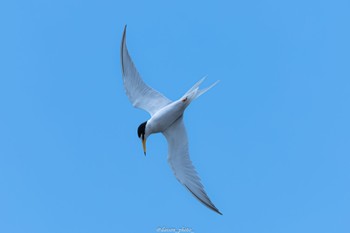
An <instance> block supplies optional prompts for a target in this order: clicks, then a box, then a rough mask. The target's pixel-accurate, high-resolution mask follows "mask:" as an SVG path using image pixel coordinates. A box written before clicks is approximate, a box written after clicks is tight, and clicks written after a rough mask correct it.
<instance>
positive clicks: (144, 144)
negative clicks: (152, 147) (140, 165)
mask: <svg viewBox="0 0 350 233" xmlns="http://www.w3.org/2000/svg"><path fill="white" fill-rule="evenodd" d="M142 147H143V153H144V154H145V156H146V139H142Z"/></svg>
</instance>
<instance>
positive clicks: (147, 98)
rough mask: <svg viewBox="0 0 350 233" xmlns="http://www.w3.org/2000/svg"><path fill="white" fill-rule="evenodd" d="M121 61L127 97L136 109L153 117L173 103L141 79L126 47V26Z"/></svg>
mask: <svg viewBox="0 0 350 233" xmlns="http://www.w3.org/2000/svg"><path fill="white" fill-rule="evenodd" d="M120 60H121V65H122V76H123V83H124V88H125V91H126V95H127V96H128V97H129V100H130V102H131V103H132V105H133V106H134V107H136V108H140V109H143V110H145V111H147V112H149V113H150V114H151V115H153V114H154V113H156V112H157V111H158V110H159V109H161V108H163V107H164V106H166V105H168V104H169V103H171V101H170V100H169V99H168V98H166V97H165V96H164V95H162V94H161V93H159V92H157V91H156V90H154V89H152V88H151V87H149V86H148V85H147V84H145V83H144V82H143V80H142V79H141V77H140V75H139V73H138V71H137V69H136V67H135V65H134V63H133V61H132V59H131V57H130V55H129V52H128V49H127V47H126V26H125V28H124V32H123V38H122V42H121V48H120Z"/></svg>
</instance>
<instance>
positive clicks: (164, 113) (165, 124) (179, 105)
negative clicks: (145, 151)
mask: <svg viewBox="0 0 350 233" xmlns="http://www.w3.org/2000/svg"><path fill="white" fill-rule="evenodd" d="M187 106H188V105H187V104H186V103H184V102H183V101H182V100H177V101H174V102H172V103H170V104H168V105H166V106H165V107H163V108H161V109H160V110H159V111H158V112H156V113H155V114H154V115H153V116H152V117H151V118H150V119H149V120H148V121H147V125H146V126H147V129H148V131H147V133H148V134H149V135H150V134H152V133H161V132H164V131H165V130H166V129H167V128H169V126H170V125H171V124H173V123H174V122H175V121H176V120H177V119H178V118H179V117H181V116H182V114H183V113H184V111H185V109H186V107H187ZM147 136H148V135H147Z"/></svg>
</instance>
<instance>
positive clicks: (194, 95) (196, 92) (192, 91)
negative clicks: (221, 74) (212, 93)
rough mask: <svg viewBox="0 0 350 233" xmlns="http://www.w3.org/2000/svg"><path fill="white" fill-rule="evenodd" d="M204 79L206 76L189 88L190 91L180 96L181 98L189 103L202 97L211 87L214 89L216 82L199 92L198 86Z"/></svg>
mask: <svg viewBox="0 0 350 233" xmlns="http://www.w3.org/2000/svg"><path fill="white" fill-rule="evenodd" d="M206 77H207V76H204V77H203V78H202V79H201V80H199V81H198V82H197V83H196V84H194V85H193V87H191V89H189V90H188V91H187V92H186V94H184V95H183V96H182V98H188V99H189V100H190V102H191V101H192V100H194V99H197V98H198V97H199V96H201V95H203V94H204V93H205V92H207V91H209V90H210V89H211V88H212V87H214V86H215V85H216V84H217V83H218V82H219V80H218V81H216V82H215V83H213V84H212V85H210V86H209V87H207V88H204V89H201V90H200V89H199V86H200V85H201V84H202V82H203V81H204V80H205V78H206Z"/></svg>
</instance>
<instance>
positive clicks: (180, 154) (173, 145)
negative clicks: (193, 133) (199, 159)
mask: <svg viewBox="0 0 350 233" xmlns="http://www.w3.org/2000/svg"><path fill="white" fill-rule="evenodd" d="M163 134H164V136H165V137H166V139H167V141H168V162H169V164H170V167H171V168H172V170H173V172H174V175H175V176H176V178H177V179H178V180H179V181H180V183H181V184H183V185H184V186H185V187H186V188H187V189H188V190H189V191H190V192H191V193H192V194H193V196H195V197H196V198H197V199H198V200H199V201H200V202H202V203H203V204H204V205H206V206H207V207H208V208H210V209H212V210H213V211H215V212H217V213H219V214H221V213H220V211H219V210H218V209H217V208H216V207H215V205H214V204H213V203H212V202H211V201H210V199H209V197H208V195H207V194H206V192H205V190H204V187H203V185H202V184H201V180H200V178H199V176H198V174H197V172H196V170H195V168H194V166H193V165H192V162H191V160H190V157H189V152H188V139H187V133H186V128H185V125H184V123H183V116H181V117H180V118H179V119H177V120H176V121H175V122H174V123H173V124H172V125H171V126H170V127H169V128H168V129H167V130H165V131H164V132H163Z"/></svg>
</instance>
